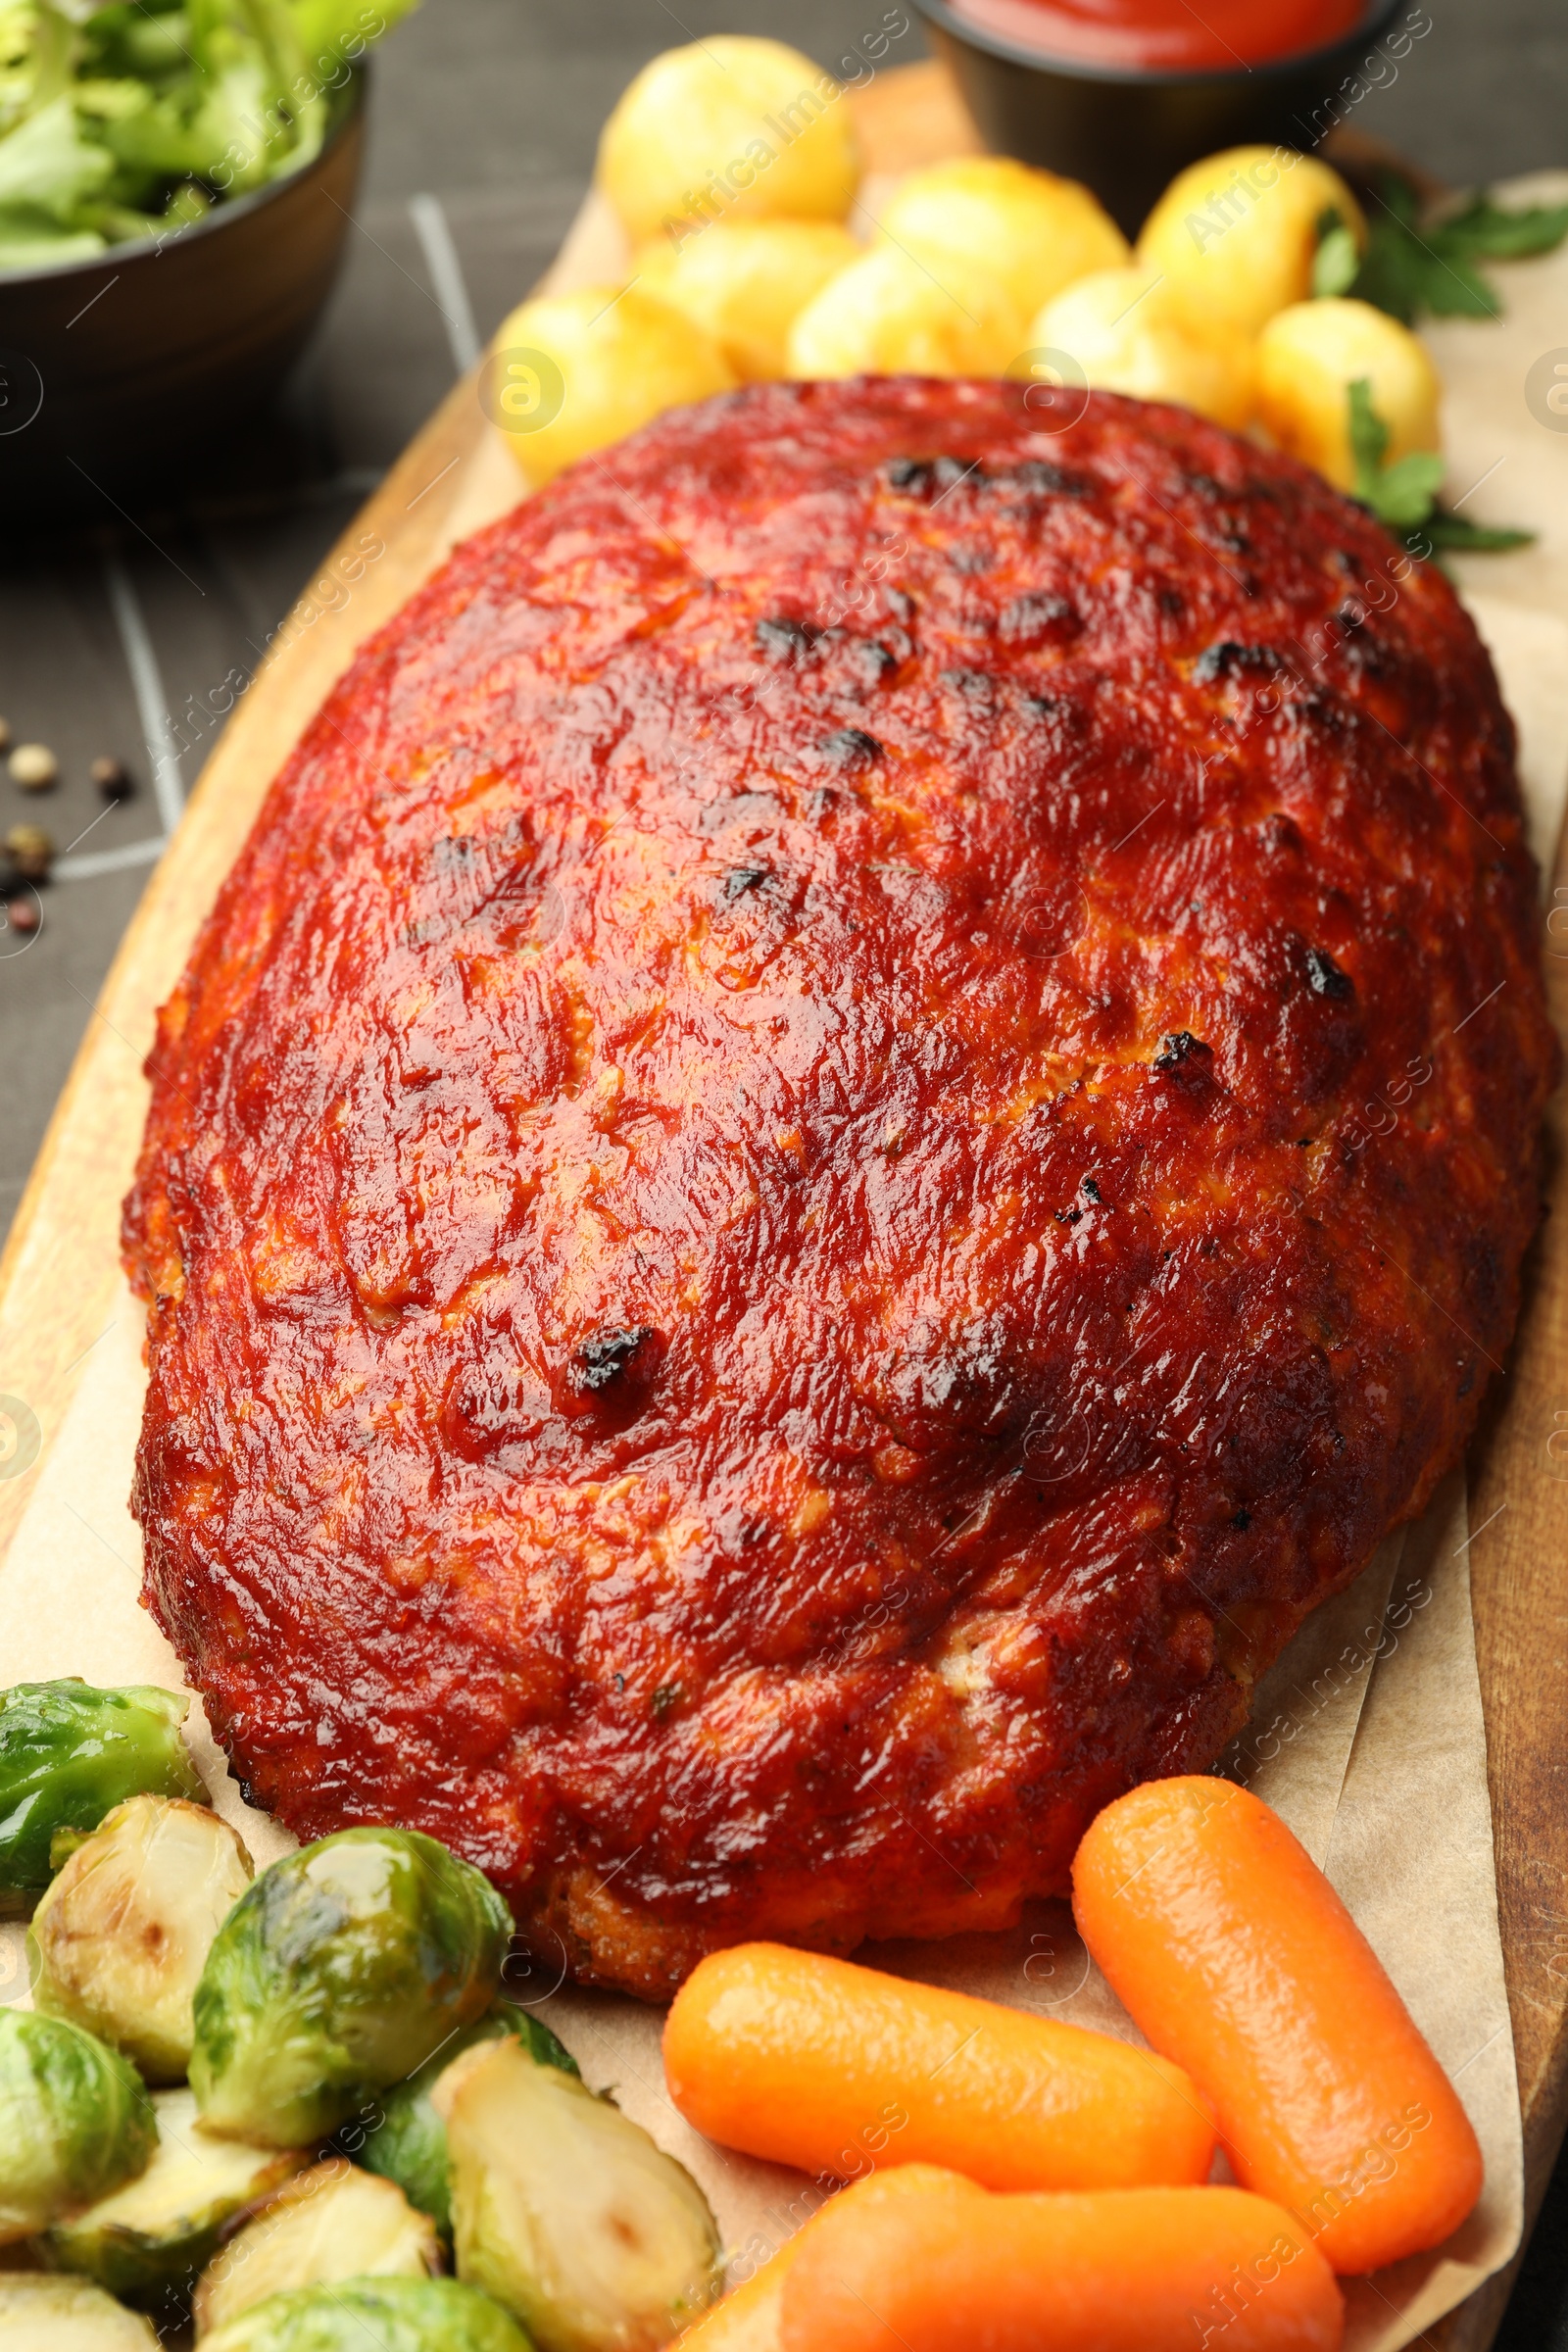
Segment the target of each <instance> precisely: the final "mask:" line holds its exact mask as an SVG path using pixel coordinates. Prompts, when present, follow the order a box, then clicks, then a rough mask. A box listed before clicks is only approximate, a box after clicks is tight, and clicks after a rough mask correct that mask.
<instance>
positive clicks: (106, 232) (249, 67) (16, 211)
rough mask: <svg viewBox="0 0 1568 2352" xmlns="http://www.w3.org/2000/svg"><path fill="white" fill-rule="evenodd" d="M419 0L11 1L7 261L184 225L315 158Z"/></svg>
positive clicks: (1, 104) (25, 266)
mask: <svg viewBox="0 0 1568 2352" xmlns="http://www.w3.org/2000/svg"><path fill="white" fill-rule="evenodd" d="M416 5H417V0H110V5H109V6H107V7H102V8H91V7H90V6H87V5H84V0H0V270H33V269H48V268H53V267H56V266H58V265H59V264H61V263H63V262H70V261H78V260H85V259H88V258H90V257H91V256H92V255H94V254H97V253H102V252H103V251H104V250H105V249H106V248H107V247H108V246H111V245H118V244H123V243H124V242H125V241H126V240H127V239H136V238H162V237H167V236H172V235H177V233H178V232H179V230H180V229H182V228H184V227H186V226H188V224H189V223H190V222H191V221H196V220H200V219H201V218H202V217H203V215H204V214H205V213H207V212H208V211H209V210H210V209H211V207H212V206H213V205H214V204H221V202H222V201H223V200H224V199H225V198H226V197H231V196H237V195H242V194H245V193H246V192H248V191H249V190H251V189H254V188H260V187H265V186H266V185H267V184H268V182H269V181H271V180H275V179H278V178H281V177H283V176H284V175H286V174H287V173H288V172H298V171H300V170H302V169H303V167H304V166H305V165H307V164H308V163H310V162H311V160H312V158H313V157H314V156H316V155H317V154H319V151H320V148H321V145H322V142H323V141H324V139H325V138H326V136H327V133H328V131H329V130H330V128H331V126H332V123H333V121H334V111H335V108H336V107H337V106H338V105H339V104H340V103H341V98H340V93H341V92H343V91H344V90H345V89H346V88H347V87H348V86H349V84H350V82H351V81H352V78H353V73H354V69H355V67H356V65H357V64H358V62H359V60H360V59H361V58H362V57H363V56H364V55H365V52H366V50H367V49H368V47H369V46H370V45H371V43H372V42H374V41H376V40H379V39H380V38H381V36H382V34H383V33H385V32H387V31H388V30H389V29H390V28H391V26H392V25H394V24H396V23H397V21H398V20H399V18H401V17H404V16H407V15H408V13H409V10H410V9H411V8H412V7H414V6H416Z"/></svg>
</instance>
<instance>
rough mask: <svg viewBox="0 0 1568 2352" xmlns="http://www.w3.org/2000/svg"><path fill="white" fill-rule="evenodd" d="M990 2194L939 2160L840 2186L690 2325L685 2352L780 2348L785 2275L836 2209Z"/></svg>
mask: <svg viewBox="0 0 1568 2352" xmlns="http://www.w3.org/2000/svg"><path fill="white" fill-rule="evenodd" d="M985 2193H986V2192H985V2190H984V2189H983V2188H976V2186H975V2184H974V2182H973V2181H972V2180H964V2179H963V2177H962V2175H961V2174H959V2173H945V2172H942V2171H941V2170H940V2169H939V2168H938V2167H937V2166H936V2165H934V2164H901V2165H897V2166H895V2167H894V2169H893V2170H892V2171H891V2172H886V2173H872V2174H870V2175H868V2177H867V2178H866V2179H865V2180H857V2181H856V2182H855V2184H854V2185H853V2187H850V2188H845V2189H840V2190H839V2192H838V2194H837V2195H836V2196H835V2197H833V2198H832V2199H831V2201H830V2202H828V2203H825V2204H823V2205H820V2206H819V2207H818V2208H817V2210H816V2212H815V2213H813V2214H812V2215H811V2217H810V2219H809V2221H807V2222H803V2223H802V2225H801V2227H800V2229H797V2230H796V2232H795V2235H794V2236H793V2237H787V2238H786V2239H785V2240H784V2243H783V2244H782V2245H781V2246H780V2247H779V2249H778V2252H777V2253H776V2254H775V2255H773V2257H772V2258H771V2260H770V2261H767V2262H764V2263H763V2265H762V2267H761V2269H760V2270H759V2271H754V2272H753V2273H752V2276H751V2277H750V2278H748V2279H746V2280H745V2281H744V2282H743V2283H742V2284H741V2285H740V2286H737V2287H735V2288H733V2289H732V2290H731V2292H730V2293H729V2294H727V2295H726V2296H725V2297H724V2300H723V2302H722V2303H715V2304H714V2306H713V2308H712V2310H711V2311H710V2312H707V2313H706V2314H705V2315H704V2317H703V2318H702V2319H700V2320H699V2321H698V2323H697V2325H696V2327H688V2329H687V2330H686V2333H685V2334H684V2335H683V2336H682V2337H681V2339H680V2352H779V2334H778V2328H779V2303H780V2299H781V2297H782V2295H783V2292H784V2279H785V2275H786V2273H787V2272H788V2270H789V2267H790V2265H791V2263H792V2262H793V2261H794V2260H795V2257H796V2256H797V2254H799V2252H800V2250H801V2248H802V2247H803V2246H807V2245H809V2244H810V2242H811V2239H812V2237H813V2236H814V2234H815V2232H816V2231H817V2229H819V2228H820V2227H821V2225H822V2223H823V2222H824V2221H825V2220H826V2218H827V2216H828V2215H829V2214H830V2213H838V2212H840V2211H842V2210H843V2208H845V2207H846V2206H849V2207H851V2208H853V2209H854V2210H855V2211H856V2212H859V2211H861V2210H862V2209H864V2208H865V2207H867V2206H869V2207H872V2208H875V2207H878V2206H882V2205H896V2204H898V2203H900V2202H902V2201H903V2200H905V2199H907V2198H910V2197H923V2198H929V2197H931V2196H933V2195H934V2196H937V2197H942V2196H949V2197H970V2198H973V2197H983V2196H984V2195H985Z"/></svg>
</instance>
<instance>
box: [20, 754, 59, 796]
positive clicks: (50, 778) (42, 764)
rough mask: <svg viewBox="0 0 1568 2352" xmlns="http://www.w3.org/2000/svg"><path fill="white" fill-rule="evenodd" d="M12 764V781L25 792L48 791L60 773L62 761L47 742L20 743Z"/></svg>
mask: <svg viewBox="0 0 1568 2352" xmlns="http://www.w3.org/2000/svg"><path fill="white" fill-rule="evenodd" d="M10 766H11V781H12V783H13V784H20V785H21V786H22V789H23V791H24V792H46V791H47V790H48V788H49V786H50V785H51V784H53V783H54V782H55V780H56V778H57V777H58V776H59V774H60V762H59V760H57V759H56V758H55V756H54V754H53V752H52V751H51V750H50V749H49V746H48V745H47V744H46V743H19V744H18V746H17V748H16V750H15V751H14V752H13V753H12V755H11V760H10Z"/></svg>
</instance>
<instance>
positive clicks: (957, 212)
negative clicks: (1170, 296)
mask: <svg viewBox="0 0 1568 2352" xmlns="http://www.w3.org/2000/svg"><path fill="white" fill-rule="evenodd" d="M881 233H882V236H883V238H884V239H886V240H888V241H889V242H891V243H892V244H895V245H902V246H903V247H904V249H905V251H906V252H907V253H912V254H913V255H915V257H916V258H917V259H918V260H920V261H923V262H925V263H927V264H928V265H929V266H930V267H931V268H932V269H934V270H936V271H937V273H938V275H939V276H940V275H942V274H943V272H944V270H966V269H968V268H969V267H970V266H971V265H978V266H979V268H981V269H983V270H987V271H989V273H990V275H991V276H993V277H998V278H1000V279H1001V280H1002V282H1003V284H1004V285H1005V287H1006V289H1007V291H1008V293H1009V294H1010V295H1011V296H1012V299H1013V301H1014V302H1015V303H1016V304H1017V306H1018V309H1019V311H1020V312H1021V313H1022V314H1023V316H1024V317H1025V318H1026V319H1032V318H1033V317H1034V315H1035V313H1036V311H1038V310H1039V309H1040V307H1041V305H1042V304H1043V303H1047V302H1049V301H1050V300H1051V298H1052V296H1053V295H1054V294H1059V293H1060V292H1061V289H1062V287H1063V286H1068V285H1071V283H1072V281H1073V279H1074V278H1076V277H1087V276H1088V275H1089V273H1090V271H1091V270H1115V269H1119V268H1122V267H1124V266H1125V264H1126V263H1128V262H1130V261H1131V259H1132V251H1131V248H1130V247H1129V245H1128V243H1127V240H1126V238H1125V237H1124V236H1123V235H1122V233H1121V230H1120V229H1119V228H1118V227H1117V226H1116V223H1115V221H1112V219H1111V218H1110V215H1109V214H1108V213H1107V212H1105V211H1104V210H1103V208H1102V206H1101V205H1100V203H1099V201H1098V200H1097V199H1096V198H1095V197H1094V196H1092V195H1091V194H1090V192H1089V190H1088V189H1087V188H1085V187H1081V186H1080V185H1079V183H1078V181H1077V180H1075V179H1058V178H1057V176H1056V174H1055V173H1054V172H1037V171H1034V170H1033V169H1032V168H1031V167H1030V166H1029V165H1028V164H1017V163H1014V162H1013V161H1012V160H1011V159H1010V157H1007V156H1004V155H966V156H959V157H956V158H955V160H954V161H953V162H952V163H947V164H934V165H932V167H931V169H930V170H929V171H926V172H910V174H909V176H908V178H907V179H905V180H903V181H901V182H900V184H899V187H898V188H897V190H896V191H895V193H894V196H893V199H892V201H891V202H890V204H889V205H888V206H887V209H886V210H885V211H884V213H883V215H882V221H881ZM954 282H956V283H958V284H959V285H961V283H962V280H961V278H959V279H956V280H955V281H954Z"/></svg>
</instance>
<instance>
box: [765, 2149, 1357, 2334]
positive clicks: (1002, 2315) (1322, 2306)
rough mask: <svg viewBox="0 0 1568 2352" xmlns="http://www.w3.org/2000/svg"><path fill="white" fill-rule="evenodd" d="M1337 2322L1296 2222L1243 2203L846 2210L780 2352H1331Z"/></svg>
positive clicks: (1271, 2208)
mask: <svg viewBox="0 0 1568 2352" xmlns="http://www.w3.org/2000/svg"><path fill="white" fill-rule="evenodd" d="M1344 2319H1345V2306H1344V2302H1343V2299H1342V2297H1341V2294H1340V2290H1339V2288H1338V2287H1337V2286H1336V2284H1335V2282H1334V2274H1333V2272H1332V2271H1331V2270H1330V2269H1329V2266H1328V2264H1327V2263H1326V2262H1325V2261H1324V2260H1323V2257H1322V2256H1321V2254H1319V2253H1318V2252H1317V2251H1316V2250H1315V2248H1314V2247H1313V2246H1312V2244H1311V2243H1310V2241H1309V2239H1308V2238H1307V2235H1306V2232H1305V2231H1304V2230H1303V2229H1302V2228H1301V2226H1300V2224H1299V2222H1298V2221H1296V2220H1295V2219H1294V2217H1293V2216H1292V2215H1290V2214H1288V2213H1285V2212H1283V2211H1282V2210H1281V2208H1280V2207H1279V2206H1277V2205H1271V2204H1269V2203H1268V2202H1267V2200H1266V2199H1265V2198H1262V2197H1253V2196H1250V2195H1249V2194H1248V2193H1247V2191H1246V2190H1245V2189H1240V2188H1109V2189H1099V2190H1096V2191H1094V2192H1092V2193H1091V2194H1089V2195H1087V2196H1004V2197H997V2196H981V2197H979V2198H977V2199H969V2200H959V2199H956V2198H953V2197H948V2198H938V2197H924V2198H906V2199H904V2200H903V2201H902V2202H901V2203H899V2204H896V2205H888V2206H884V2207H882V2208H881V2209H880V2210H863V2209H862V2210H861V2211H859V2212H854V2211H852V2210H851V2209H850V2203H849V2200H848V2198H845V2199H842V2200H840V2201H838V2202H837V2203H836V2204H835V2205H833V2206H831V2207H830V2208H829V2209H828V2211H827V2212H826V2213H825V2214H824V2215H823V2216H822V2219H821V2222H820V2224H819V2226H818V2227H817V2229H815V2230H814V2231H813V2232H812V2235H811V2239H810V2242H809V2244H807V2245H803V2246H802V2248H801V2250H800V2253H799V2255H798V2256H797V2257H796V2260H795V2261H794V2262H793V2263H792V2264H791V2266H790V2269H789V2270H788V2272H787V2273H786V2274H785V2278H784V2289H783V2294H782V2296H781V2298H780V2309H779V2352H954V2348H955V2347H956V2346H960V2345H961V2346H962V2348H963V2352H1041V2348H1042V2347H1043V2346H1046V2345H1049V2346H1050V2348H1051V2352H1200V2348H1201V2346H1203V2345H1205V2344H1206V2345H1210V2346H1211V2347H1212V2348H1213V2352H1334V2348H1335V2347H1336V2346H1337V2345H1338V2344H1339V2341H1340V2337H1341V2333H1342V2330H1343V2327H1344Z"/></svg>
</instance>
